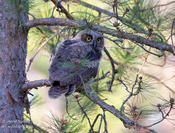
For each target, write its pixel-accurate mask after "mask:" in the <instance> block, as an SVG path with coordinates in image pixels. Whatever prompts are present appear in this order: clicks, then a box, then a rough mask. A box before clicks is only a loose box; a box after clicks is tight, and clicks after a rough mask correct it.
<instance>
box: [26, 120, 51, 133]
mask: <svg viewBox="0 0 175 133" xmlns="http://www.w3.org/2000/svg"><path fill="white" fill-rule="evenodd" d="M23 125H28V126H31V127H32V128H34V129H36V130H38V131H40V132H43V133H48V132H47V131H46V130H44V129H42V128H41V127H39V126H37V125H35V124H34V123H32V122H30V121H23Z"/></svg>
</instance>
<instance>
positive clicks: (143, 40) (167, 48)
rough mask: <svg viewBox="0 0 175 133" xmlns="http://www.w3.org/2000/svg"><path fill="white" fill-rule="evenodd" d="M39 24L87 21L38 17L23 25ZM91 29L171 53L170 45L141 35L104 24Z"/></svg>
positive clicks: (77, 23) (29, 26)
mask: <svg viewBox="0 0 175 133" xmlns="http://www.w3.org/2000/svg"><path fill="white" fill-rule="evenodd" d="M39 25H60V26H70V27H74V28H78V27H87V23H86V22H85V21H75V20H70V19H64V18H40V19H34V20H31V21H28V22H27V23H25V26H26V27H28V28H32V27H36V26H39ZM91 29H92V30H95V31H98V32H102V33H106V34H108V35H111V36H114V37H118V38H123V39H127V40H130V41H132V42H136V43H140V44H145V45H147V46H150V47H152V48H155V49H158V50H161V51H168V52H171V53H173V48H172V46H171V45H169V44H166V43H162V42H156V41H153V40H150V39H147V38H144V37H142V36H138V35H134V34H131V33H126V32H122V31H117V30H114V29H111V28H107V27H105V26H99V25H92V26H91Z"/></svg>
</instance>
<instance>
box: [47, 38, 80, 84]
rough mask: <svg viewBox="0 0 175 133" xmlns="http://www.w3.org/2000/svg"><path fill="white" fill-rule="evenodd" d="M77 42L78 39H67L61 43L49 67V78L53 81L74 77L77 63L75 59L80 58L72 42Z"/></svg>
mask: <svg viewBox="0 0 175 133" xmlns="http://www.w3.org/2000/svg"><path fill="white" fill-rule="evenodd" d="M75 43H77V41H76V40H66V41H64V42H62V43H61V44H60V46H59V47H58V49H57V52H56V55H55V57H54V58H53V60H52V63H51V66H50V68H49V76H50V77H49V78H50V80H51V82H52V81H63V80H65V79H66V78H69V76H70V77H72V76H71V73H72V74H74V73H75V64H74V63H73V60H74V59H76V58H79V56H78V54H77V52H76V51H75V50H74V49H75V48H74V47H71V45H72V44H75Z"/></svg>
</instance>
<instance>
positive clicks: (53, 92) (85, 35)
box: [48, 29, 104, 98]
mask: <svg viewBox="0 0 175 133" xmlns="http://www.w3.org/2000/svg"><path fill="white" fill-rule="evenodd" d="M103 48H104V38H103V35H102V34H101V33H97V32H95V31H93V30H90V29H86V30H82V31H80V32H79V33H78V34H77V35H76V36H75V37H74V38H72V39H71V40H65V41H63V42H62V43H61V44H60V45H59V47H58V48H57V51H56V54H55V56H54V57H53V59H52V62H51V65H50V68H49V80H50V82H51V88H50V90H49V92H48V93H49V96H50V97H51V98H57V97H58V96H60V95H61V94H65V96H69V95H70V94H72V93H73V92H74V91H75V90H76V89H79V88H82V85H83V82H84V83H86V82H88V81H90V80H91V79H92V78H95V77H96V75H97V71H98V67H99V63H100V59H101V57H102V50H103Z"/></svg>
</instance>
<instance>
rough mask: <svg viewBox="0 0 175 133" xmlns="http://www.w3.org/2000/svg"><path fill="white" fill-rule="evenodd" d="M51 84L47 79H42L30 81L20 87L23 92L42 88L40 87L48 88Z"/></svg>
mask: <svg viewBox="0 0 175 133" xmlns="http://www.w3.org/2000/svg"><path fill="white" fill-rule="evenodd" d="M50 85H51V83H50V81H49V80H48V79H43V80H35V81H30V82H28V83H25V84H24V85H23V86H22V88H21V89H22V90H23V91H27V90H30V89H32V88H37V87H42V86H50Z"/></svg>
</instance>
